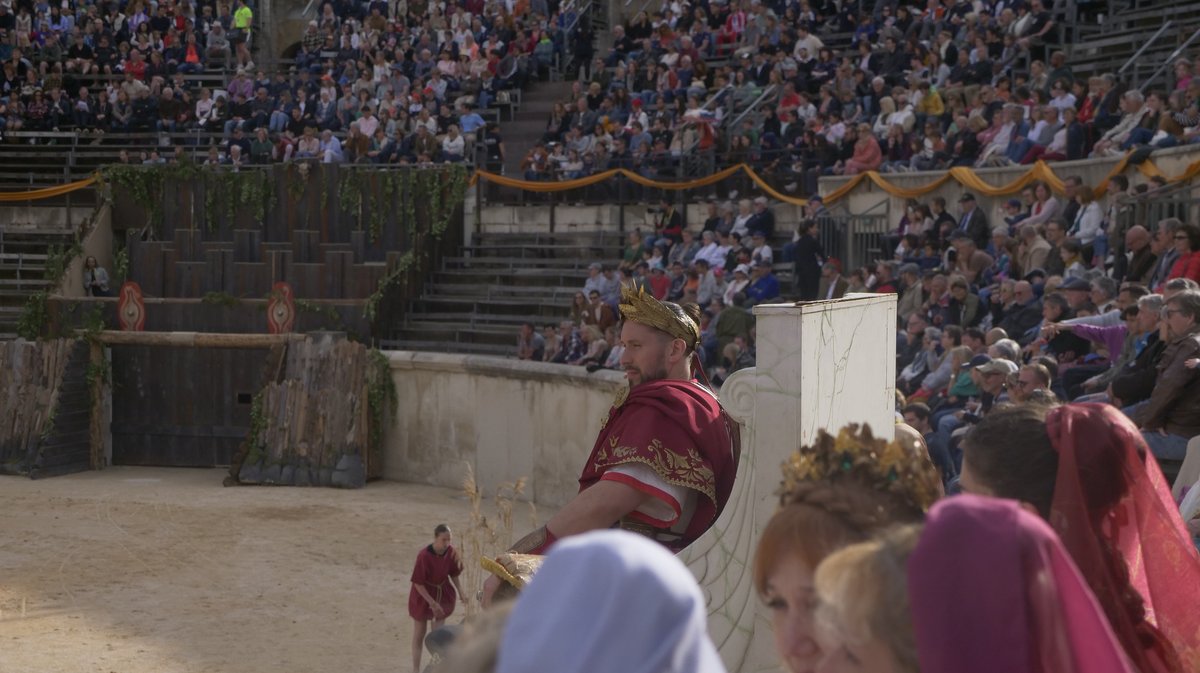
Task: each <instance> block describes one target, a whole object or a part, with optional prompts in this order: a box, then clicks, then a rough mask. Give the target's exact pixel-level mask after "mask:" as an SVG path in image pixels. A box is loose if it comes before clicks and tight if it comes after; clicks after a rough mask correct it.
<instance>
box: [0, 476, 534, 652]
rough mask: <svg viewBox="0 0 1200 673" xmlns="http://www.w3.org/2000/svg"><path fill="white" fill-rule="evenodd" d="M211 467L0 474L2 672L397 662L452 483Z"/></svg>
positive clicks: (455, 519)
mask: <svg viewBox="0 0 1200 673" xmlns="http://www.w3.org/2000/svg"><path fill="white" fill-rule="evenodd" d="M225 474H226V473H225V471H224V470H199V469H166V468H131V467H124V468H122V467H118V468H110V469H108V470H104V471H102V472H90V473H83V474H77V475H71V476H66V477H57V478H53V479H47V480H42V481H30V480H28V479H25V478H18V477H0V672H3V673H60V672H61V673H76V672H79V673H92V672H96V673H201V672H209V671H212V672H221V673H226V672H227V673H241V672H243V671H244V672H250V671H256V672H263V673H271V672H273V671H281V672H284V671H286V672H288V673H303V672H306V671H313V672H317V671H320V672H322V673H325V672H328V671H355V672H357V673H375V672H384V671H388V672H391V671H403V672H405V673H407V671H409V670H410V669H411V666H412V664H411V654H410V646H409V641H410V639H411V628H412V626H411V620H410V619H409V617H408V612H407V609H406V605H407V599H408V589H409V582H408V578H409V574H410V572H411V570H412V562H413V559H414V558H415V554H416V552H417V550H418V549H419V548H420V547H421V546H422V545H424V544H427V543H428V541H430V540H431V539H432V531H433V527H434V525H436V524H437V523H441V522H445V523H447V524H449V525H450V526H451V528H452V529H454V530H455V531H464V530H465V529H466V525H467V522H468V520H469V516H470V507H469V505H468V502H467V500H466V499H465V497H464V496H463V495H462V494H461V493H459V492H457V491H453V490H449V489H442V488H434V487H429V486H419V485H413V484H401V483H395V482H373V483H371V484H369V485H368V486H367V488H365V489H362V490H357V491H340V490H334V489H321V488H269V487H235V488H223V487H222V486H221V480H222V478H223V477H224V476H225ZM521 527H522V528H523V527H524V526H521ZM522 532H523V531H522ZM455 542H460V540H458V539H456V540H455ZM22 611H23V614H22ZM461 611H462V609H461V606H459V610H457V611H456V614H455V615H454V616H453V617H452V618H451V621H455V620H456V619H457V618H459V617H461Z"/></svg>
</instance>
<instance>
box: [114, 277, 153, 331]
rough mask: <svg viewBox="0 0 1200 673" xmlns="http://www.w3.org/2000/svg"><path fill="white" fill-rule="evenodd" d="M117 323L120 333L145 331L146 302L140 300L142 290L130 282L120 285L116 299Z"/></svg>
mask: <svg viewBox="0 0 1200 673" xmlns="http://www.w3.org/2000/svg"><path fill="white" fill-rule="evenodd" d="M117 321H118V322H119V323H120V324H121V331H122V332H141V331H143V330H144V329H146V302H145V301H144V300H143V299H142V288H141V286H140V285H138V284H137V283H135V282H133V281H132V280H127V281H125V282H124V283H123V284H122V285H121V293H120V297H119V298H118V299H117Z"/></svg>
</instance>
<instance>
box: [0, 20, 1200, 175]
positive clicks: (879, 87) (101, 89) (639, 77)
mask: <svg viewBox="0 0 1200 673" xmlns="http://www.w3.org/2000/svg"><path fill="white" fill-rule="evenodd" d="M574 7H575V6H574V4H573V3H570V2H567V3H562V2H557V1H551V0H534V1H532V2H495V1H489V0H460V1H458V2H445V3H443V2H428V1H427V0H408V1H406V2H390V3H389V2H385V1H384V0H374V1H372V2H369V3H368V2H360V3H351V2H344V1H342V0H338V1H336V2H335V1H332V0H327V1H325V2H323V3H321V4H320V5H319V7H317V9H316V17H317V18H315V19H313V20H312V21H310V22H309V24H308V26H307V27H306V29H305V30H304V32H303V34H302V35H299V36H296V38H297V40H298V45H296V46H295V47H294V50H295V51H294V58H293V59H292V61H291V65H290V66H289V67H288V68H287V69H275V68H271V69H267V68H263V67H258V66H256V65H255V63H254V61H253V57H254V54H255V52H254V48H253V45H254V41H255V40H254V38H255V37H257V34H258V32H259V31H260V30H261V27H259V26H256V25H255V23H254V9H253V7H252V5H251V4H248V0H233V2H226V1H225V0H218V1H212V0H203V1H200V2H191V1H190V0H178V1H176V0H163V1H162V2H157V3H153V2H144V1H143V0H133V1H132V2H128V3H100V4H92V3H80V2H76V1H75V0H67V2H66V4H65V5H62V6H54V7H51V6H50V4H49V3H39V4H30V3H21V2H18V3H15V4H12V3H0V63H2V64H3V66H2V69H0V131H4V130H9V131H17V130H23V131H51V130H61V131H67V130H72V131H76V132H78V133H80V134H82V135H87V136H99V135H101V134H105V133H108V134H112V133H114V132H116V133H121V132H148V133H155V132H165V133H179V132H189V131H190V132H196V133H197V138H196V139H192V140H190V141H186V142H187V143H188V144H199V145H202V146H203V147H202V148H201V150H200V151H201V154H202V153H203V151H206V148H207V146H208V145H209V144H213V143H216V144H218V146H219V150H218V153H217V156H218V159H219V160H220V161H222V162H227V163H228V162H233V163H238V162H247V161H249V162H253V163H262V162H268V161H284V160H289V159H296V158H319V159H320V160H323V161H354V162H370V163H391V162H402V163H425V162H431V161H439V162H440V161H462V160H464V159H472V158H474V156H473V146H472V141H473V140H475V139H483V140H484V141H485V145H484V147H483V148H481V155H482V156H481V159H482V160H483V161H485V162H486V164H487V165H488V167H489V168H491V169H493V170H499V169H500V167H501V166H502V165H503V153H504V149H503V142H502V134H503V130H502V128H501V127H500V126H498V125H492V126H491V127H490V128H489V127H488V126H487V124H486V123H485V121H484V118H483V116H482V115H480V111H483V110H488V109H490V108H492V106H494V105H496V104H497V103H502V102H505V101H504V99H505V98H506V96H507V95H508V94H507V92H508V91H509V90H511V89H515V88H520V87H521V86H522V85H523V84H524V83H525V82H526V81H527V80H530V79H534V78H540V77H543V76H545V75H546V74H547V73H548V71H549V69H550V68H551V67H553V66H554V65H555V64H556V63H565V62H569V61H570V60H571V59H572V58H573V59H574V60H575V62H578V63H580V64H582V67H579V68H578V71H579V72H582V73H585V74H586V77H581V78H578V79H575V81H574V82H573V88H572V91H571V93H570V96H569V97H568V98H567V99H566V100H564V101H562V103H561V104H560V105H557V106H556V107H555V109H554V112H553V113H552V115H551V117H550V119H549V121H548V123H547V128H546V131H545V134H544V136H543V137H542V139H541V142H539V143H538V144H537V145H536V146H535V147H534V148H533V149H532V150H530V152H529V153H528V155H527V156H525V157H524V158H523V162H522V163H523V167H522V172H523V176H524V177H526V178H528V179H531V180H554V179H573V178H578V177H584V176H586V175H588V174H590V173H592V172H594V171H599V170H606V169H610V168H626V169H630V170H635V171H638V172H639V173H641V174H643V175H645V176H647V177H651V178H665V177H676V176H680V175H681V170H682V169H684V168H686V164H687V163H688V162H689V161H692V160H694V159H698V158H704V159H705V161H709V160H710V159H711V161H715V162H716V163H720V164H729V165H732V164H737V163H749V164H751V165H753V166H755V167H756V168H757V169H759V172H760V173H762V174H765V175H769V176H771V177H772V178H773V179H777V180H779V181H780V182H781V184H783V183H786V184H788V185H794V186H793V189H798V188H799V185H801V184H804V185H805V186H806V187H810V186H811V185H812V184H814V183H813V180H814V179H815V177H816V176H817V175H820V174H844V175H852V174H855V173H860V172H863V171H866V170H882V171H905V170H932V169H937V168H944V167H949V166H963V165H968V166H969V165H974V166H983V165H1000V164H1006V163H1030V162H1033V161H1035V160H1037V159H1044V160H1055V159H1075V158H1082V157H1086V156H1089V155H1092V154H1108V153H1115V152H1123V151H1126V150H1128V149H1131V148H1142V147H1144V148H1149V149H1154V148H1159V147H1169V146H1173V145H1178V144H1183V143H1190V142H1194V141H1196V140H1197V138H1200V108H1198V107H1197V106H1198V104H1200V103H1198V100H1200V80H1195V81H1193V77H1192V71H1193V67H1192V64H1191V61H1189V60H1188V59H1186V58H1182V57H1181V58H1179V59H1178V60H1177V61H1176V62H1175V63H1174V67H1173V68H1172V70H1171V73H1170V81H1169V83H1168V84H1166V85H1165V88H1162V89H1160V90H1151V91H1148V92H1147V93H1146V94H1145V95H1143V94H1142V93H1140V92H1139V91H1137V90H1127V85H1126V83H1125V82H1122V81H1121V80H1120V79H1118V78H1117V77H1116V76H1114V75H1107V74H1106V75H1101V76H1096V77H1091V78H1088V79H1084V78H1080V77H1076V75H1075V74H1074V73H1073V72H1072V69H1071V64H1070V62H1069V60H1068V58H1067V57H1066V55H1065V53H1064V52H1062V51H1056V50H1055V49H1054V45H1055V44H1057V41H1058V35H1059V26H1057V25H1056V22H1055V20H1054V18H1053V16H1052V14H1051V12H1050V11H1049V10H1048V8H1047V7H1046V6H1045V5H1044V4H1043V2H1041V0H1030V1H1029V2H1024V1H1020V2H1007V1H1006V0H1000V1H998V2H974V3H972V2H951V1H947V2H945V3H944V4H941V3H937V2H933V3H929V4H927V5H920V6H919V5H918V4H915V3H914V4H904V3H898V4H896V5H893V4H891V3H883V4H881V5H879V7H878V9H877V10H875V9H873V8H868V7H866V6H860V3H854V2H848V3H811V2H807V1H804V0H763V1H758V0H728V1H722V0H695V1H693V2H668V3H664V4H663V6H662V7H661V9H659V10H657V11H651V12H650V13H646V12H641V13H638V14H637V15H636V16H634V17H633V18H632V19H630V20H629V21H628V22H627V23H626V24H624V25H618V26H615V27H614V28H613V34H612V38H613V46H612V48H611V49H609V50H607V51H604V52H601V53H594V50H593V46H592V42H593V39H594V36H593V34H592V31H591V29H590V28H589V27H588V25H587V24H588V21H587V20H586V18H584V19H582V20H580V17H578V16H577V14H576V12H575V9H574ZM826 41H828V44H827V43H826ZM289 51H290V50H289ZM272 62H273V61H272ZM203 73H209V74H213V75H216V80H204V81H205V82H210V83H209V84H208V85H206V86H202V85H200V84H199V83H198V81H199V80H197V79H196V78H195V77H194V76H195V75H200V74H203ZM764 93H765V95H763V94H764ZM756 100H758V101H760V102H759V103H758V108H757V109H755V110H753V111H752V112H751V114H748V115H740V112H739V117H740V122H739V123H738V124H736V125H734V124H732V123H731V122H732V121H733V117H732V111H740V110H741V109H742V107H744V106H745V105H746V104H748V102H749V101H756ZM259 129H265V130H266V137H265V138H262V139H260V138H259V135H260V134H259V133H258V130H259ZM239 131H240V134H239ZM30 141H31V142H36V139H30ZM256 141H257V150H258V151H257V152H254V153H253V156H250V155H251V154H252V153H251V149H254V148H253V147H252V146H253V145H255V143H256ZM173 142H184V141H180V140H179V139H171V138H166V139H164V140H163V143H164V144H167V145H170V144H171V143H173ZM267 143H269V145H270V146H269V151H268V145H267ZM232 145H236V146H238V147H239V148H240V149H239V150H237V151H236V155H237V156H234V155H235V152H234V151H232V150H230V149H229V147H230V146H232ZM185 154H187V155H192V156H194V154H195V152H191V153H185ZM133 159H134V160H145V161H151V162H155V161H171V160H174V153H173V152H169V151H168V152H163V156H161V157H159V156H148V157H146V158H145V159H142V158H141V157H134V158H133ZM696 165H697V166H698V165H699V164H696ZM703 165H704V166H706V167H711V166H712V165H713V164H712V163H711V162H710V163H705V164H703ZM697 170H701V169H697Z"/></svg>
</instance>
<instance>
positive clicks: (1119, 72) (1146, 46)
mask: <svg viewBox="0 0 1200 673" xmlns="http://www.w3.org/2000/svg"><path fill="white" fill-rule="evenodd" d="M1173 25H1175V22H1174V21H1171V20H1170V19H1168V20H1167V22H1166V23H1164V24H1163V25H1162V28H1159V29H1158V30H1157V31H1156V32H1155V33H1154V34H1153V35H1151V36H1150V39H1149V40H1146V42H1145V44H1143V45H1142V46H1141V47H1139V48H1138V50H1137V51H1136V52H1134V54H1133V56H1130V57H1129V60H1128V61H1125V65H1123V66H1121V68H1120V69H1119V70H1117V76H1118V77H1120V76H1121V75H1124V74H1125V71H1126V70H1129V66H1131V65H1133V64H1134V63H1135V62H1136V61H1137V60H1138V58H1140V57H1141V55H1142V54H1144V53H1146V50H1147V49H1149V48H1150V45H1152V44H1154V43H1155V42H1157V41H1158V38H1160V37H1162V34H1163V33H1165V32H1167V30H1168V29H1169V28H1170V27H1171V26H1173Z"/></svg>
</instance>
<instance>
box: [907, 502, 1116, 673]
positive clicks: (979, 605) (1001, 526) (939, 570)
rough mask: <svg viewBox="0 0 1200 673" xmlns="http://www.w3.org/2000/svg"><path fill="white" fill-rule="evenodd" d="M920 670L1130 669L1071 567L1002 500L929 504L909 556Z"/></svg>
mask: <svg viewBox="0 0 1200 673" xmlns="http://www.w3.org/2000/svg"><path fill="white" fill-rule="evenodd" d="M908 594H909V604H910V610H911V613H912V618H913V633H914V636H915V639H916V644H917V655H918V659H919V661H920V665H921V672H922V673H962V672H963V671H971V673H1024V672H1026V671H1028V672H1030V673H1132V672H1133V671H1135V670H1136V669H1134V668H1133V667H1132V665H1131V664H1130V663H1129V660H1128V658H1127V657H1126V656H1125V654H1124V651H1123V650H1122V648H1121V645H1120V643H1119V642H1118V641H1117V638H1116V636H1115V635H1114V634H1113V632H1112V629H1111V627H1109V625H1108V620H1107V619H1106V618H1105V616H1104V612H1103V611H1102V610H1101V609H1100V605H1099V604H1098V603H1097V602H1096V598H1095V596H1094V595H1092V592H1091V591H1090V590H1089V589H1088V586H1087V584H1086V583H1085V582H1084V580H1083V577H1082V576H1081V575H1080V573H1079V570H1078V569H1077V568H1076V567H1075V564H1074V563H1073V562H1072V561H1071V558H1070V556H1069V555H1068V554H1067V552H1066V550H1065V549H1064V548H1063V546H1062V544H1061V543H1060V542H1059V540H1058V537H1057V536H1056V535H1055V534H1054V531H1052V530H1051V529H1050V527H1049V526H1048V525H1046V523H1045V522H1044V521H1042V519H1041V518H1039V517H1038V516H1036V515H1034V514H1030V513H1028V512H1026V511H1025V510H1023V509H1022V508H1021V506H1020V505H1019V504H1017V503H1016V502H1015V501H1011V500H999V499H996V498H988V497H982V496H974V495H961V496H956V497H953V498H947V499H945V500H941V501H939V502H938V503H937V504H935V505H934V506H933V508H932V509H931V510H930V512H929V516H928V518H927V520H926V524H925V528H924V530H923V531H922V533H921V538H920V541H919V542H918V543H917V546H916V548H915V549H914V550H913V554H912V556H911V557H910V558H909V562H908Z"/></svg>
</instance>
